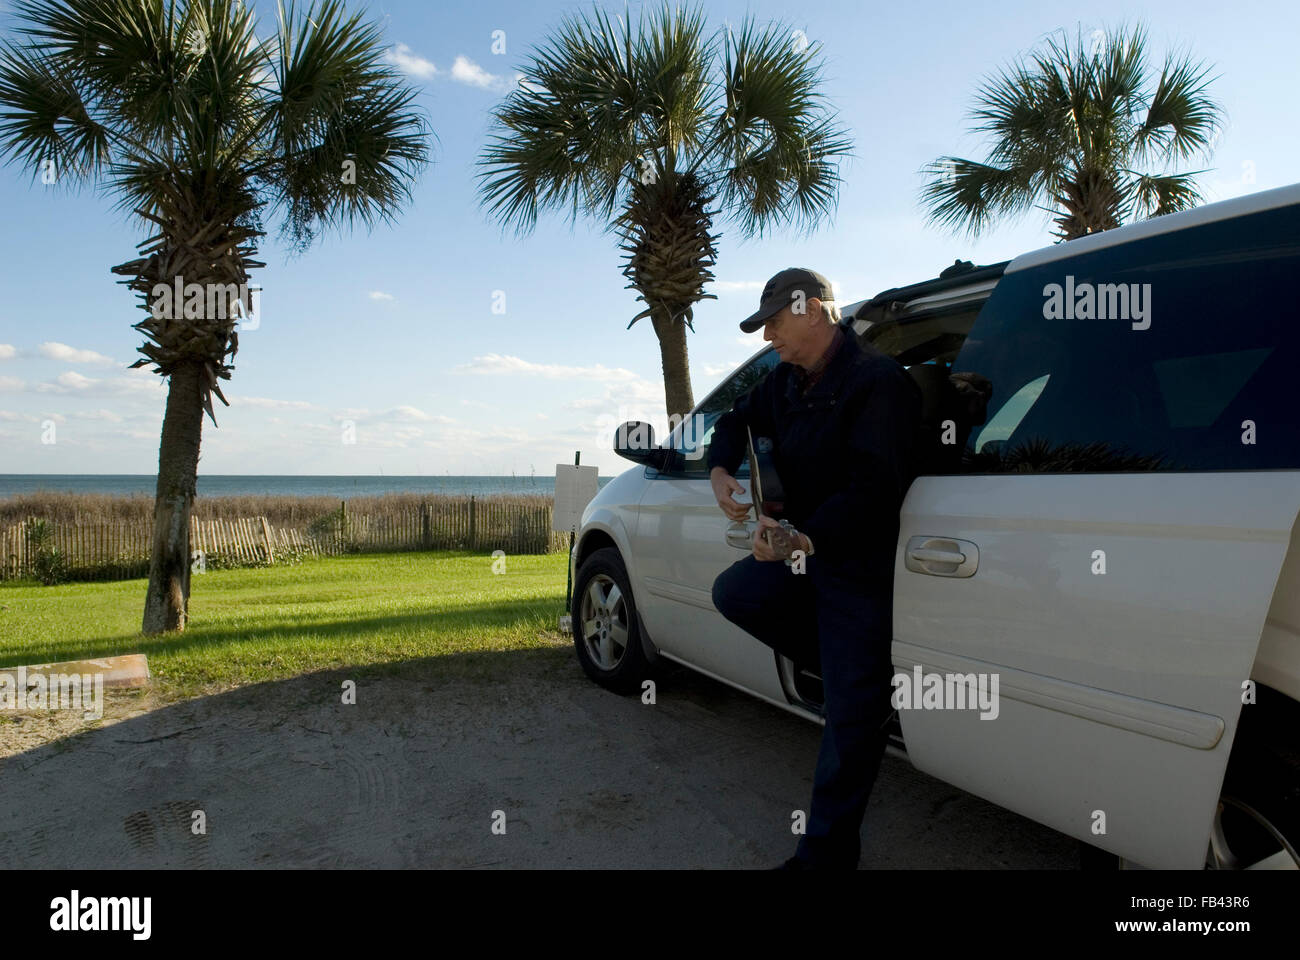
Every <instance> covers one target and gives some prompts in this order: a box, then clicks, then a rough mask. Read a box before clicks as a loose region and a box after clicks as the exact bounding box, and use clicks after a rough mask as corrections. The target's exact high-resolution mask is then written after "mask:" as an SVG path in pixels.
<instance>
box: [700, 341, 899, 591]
mask: <svg viewBox="0 0 1300 960" xmlns="http://www.w3.org/2000/svg"><path fill="white" fill-rule="evenodd" d="M841 333H842V335H844V336H845V339H844V342H843V343H842V344H841V345H840V347H839V349H838V351H837V352H836V354H835V356H834V357H833V358H832V359H831V361H830V363H829V364H828V365H827V367H826V369H825V371H824V372H823V374H822V377H821V379H820V380H818V381H817V382H816V383H815V384H813V386H812V387H811V388H809V390H808V393H807V394H806V395H804V396H800V393H799V383H800V379H801V378H800V373H801V371H800V370H799V369H798V368H797V367H795V366H794V365H793V364H790V363H781V364H778V365H777V366H776V367H775V368H774V369H773V370H772V371H771V372H770V373H769V374H768V375H767V376H766V377H764V378H763V379H762V380H761V381H759V382H758V383H757V384H755V386H754V387H753V389H751V390H750V391H749V392H748V393H747V394H745V395H744V396H742V397H740V398H739V399H738V400H737V401H736V402H735V405H734V406H733V408H732V409H731V410H729V411H728V412H727V413H724V414H723V415H722V416H721V417H720V418H719V419H718V422H717V424H716V425H715V426H714V431H713V438H712V441H711V443H710V445H709V457H708V464H709V469H710V470H712V469H713V468H714V467H724V468H725V469H726V470H727V472H728V473H730V474H732V475H733V476H734V475H735V473H736V470H737V468H738V467H739V466H740V464H741V462H742V461H743V460H744V459H745V456H746V436H745V427H746V426H748V427H749V428H750V429H751V430H752V431H753V434H754V437H755V438H757V437H760V436H766V437H771V438H772V441H773V445H774V449H773V452H772V461H773V465H774V466H775V467H776V472H777V474H778V475H779V476H780V478H781V483H782V486H783V487H784V488H785V498H786V499H785V513H784V514H783V516H784V517H785V518H786V519H788V520H789V521H790V522H791V523H792V524H794V526H795V528H796V529H798V530H799V531H800V532H801V533H806V534H808V536H809V537H811V538H812V541H813V557H812V558H811V559H810V561H809V562H810V563H812V562H815V561H818V560H820V562H821V563H822V564H823V565H824V566H826V567H834V568H837V572H840V573H842V574H843V575H844V576H846V577H850V578H852V580H853V582H855V583H861V584H862V586H863V587H864V589H869V588H871V587H876V588H883V587H885V586H887V585H888V584H889V583H890V582H892V577H893V564H894V552H895V549H896V547H897V543H898V524H899V517H898V514H899V509H900V507H901V506H902V503H903V497H904V496H905V495H906V493H907V488H908V486H909V485H910V484H911V482H912V479H913V477H914V476H915V475H916V457H917V448H918V439H919V434H918V431H919V428H920V418H921V391H920V389H919V388H918V387H917V385H916V383H915V382H914V381H913V380H912V378H911V377H910V376H908V374H907V371H906V370H904V369H903V368H902V367H901V366H900V365H899V364H898V363H897V362H896V361H895V360H893V359H892V358H890V357H887V356H885V355H884V354H883V353H881V352H880V351H879V350H876V349H875V348H874V347H872V346H871V345H870V344H861V343H859V342H858V340H857V338H856V337H855V336H853V334H852V331H851V330H849V329H847V328H841Z"/></svg>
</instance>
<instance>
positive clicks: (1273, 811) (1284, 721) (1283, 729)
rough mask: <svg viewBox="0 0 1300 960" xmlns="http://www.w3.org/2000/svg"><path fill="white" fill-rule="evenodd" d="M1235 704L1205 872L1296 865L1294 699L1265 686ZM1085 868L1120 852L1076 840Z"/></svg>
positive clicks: (1114, 866)
mask: <svg viewBox="0 0 1300 960" xmlns="http://www.w3.org/2000/svg"><path fill="white" fill-rule="evenodd" d="M1257 689H1258V696H1257V702H1256V703H1254V704H1248V705H1245V706H1243V707H1242V708H1241V721H1240V723H1238V725H1237V735H1236V738H1235V739H1234V740H1233V744H1232V755H1231V756H1230V757H1229V758H1228V769H1227V772H1226V773H1225V774H1224V777H1223V786H1222V787H1221V788H1220V791H1219V803H1218V806H1217V808H1216V809H1215V813H1214V822H1213V824H1212V825H1211V830H1210V843H1209V849H1208V851H1207V852H1206V857H1205V868H1206V869H1207V870H1245V869H1282V870H1288V869H1289V870H1295V869H1300V747H1298V746H1297V744H1298V742H1300V741H1297V734H1296V731H1297V730H1300V704H1297V703H1296V702H1295V701H1294V700H1292V699H1291V698H1290V697H1287V696H1286V695H1284V694H1281V693H1278V692H1277V691H1275V690H1272V689H1270V688H1268V687H1258V688H1257ZM1080 865H1081V866H1082V868H1083V869H1085V870H1123V869H1126V868H1127V867H1128V864H1127V863H1126V862H1125V861H1124V859H1123V858H1122V857H1117V856H1115V855H1114V854H1111V853H1107V852H1106V851H1104V850H1100V849H1098V848H1097V847H1094V846H1092V845H1091V844H1087V843H1082V842H1081V843H1080Z"/></svg>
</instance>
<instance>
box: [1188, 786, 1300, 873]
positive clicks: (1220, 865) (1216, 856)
mask: <svg viewBox="0 0 1300 960" xmlns="http://www.w3.org/2000/svg"><path fill="white" fill-rule="evenodd" d="M1206 866H1207V867H1208V868H1209V869H1211V870H1300V854H1297V853H1296V849H1295V847H1293V846H1292V845H1291V844H1290V843H1289V842H1288V841H1287V839H1286V837H1285V836H1283V835H1282V832H1281V831H1280V830H1278V829H1277V827H1276V826H1274V825H1273V823H1272V822H1271V821H1270V820H1269V819H1268V817H1266V816H1264V815H1263V814H1262V813H1260V812H1259V811H1258V810H1256V809H1255V808H1254V807H1252V806H1250V805H1249V804H1246V803H1243V802H1241V801H1240V800H1237V799H1236V798H1234V797H1229V796H1223V797H1220V798H1219V805H1218V807H1217V808H1216V809H1215V811H1214V824H1213V827H1212V829H1211V831H1210V849H1209V852H1208V854H1207V855H1206Z"/></svg>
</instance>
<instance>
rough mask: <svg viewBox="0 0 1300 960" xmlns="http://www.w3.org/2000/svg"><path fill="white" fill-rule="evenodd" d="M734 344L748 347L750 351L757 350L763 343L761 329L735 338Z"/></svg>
mask: <svg viewBox="0 0 1300 960" xmlns="http://www.w3.org/2000/svg"><path fill="white" fill-rule="evenodd" d="M736 342H737V343H738V344H740V345H741V346H742V347H749V349H751V350H757V349H758V348H759V347H761V346H762V345H763V343H764V340H763V331H762V329H761V328H760V329H758V330H755V331H754V332H753V333H747V334H745V335H744V336H740V337H737V338H736Z"/></svg>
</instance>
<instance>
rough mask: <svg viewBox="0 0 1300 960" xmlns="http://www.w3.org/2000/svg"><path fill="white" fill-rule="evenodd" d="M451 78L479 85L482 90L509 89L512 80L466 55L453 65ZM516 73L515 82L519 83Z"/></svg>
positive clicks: (475, 85) (457, 59)
mask: <svg viewBox="0 0 1300 960" xmlns="http://www.w3.org/2000/svg"><path fill="white" fill-rule="evenodd" d="M451 78H452V79H453V80H455V81H456V82H458V83H465V84H469V86H471V87H478V88H479V89H480V90H496V91H504V90H507V89H509V87H510V81H508V80H506V79H505V77H499V76H497V75H496V74H494V73H488V72H487V71H486V70H484V69H483V68H482V67H480V66H479V65H478V64H477V63H475V62H474V61H473V60H471V59H470V58H469V57H466V56H458V57H457V58H456V60H455V62H454V63H452V65H451ZM518 82H519V80H518V75H516V79H515V83H518Z"/></svg>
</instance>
